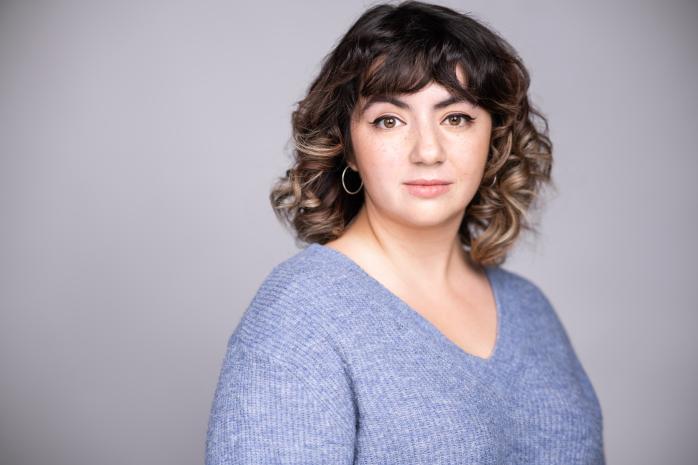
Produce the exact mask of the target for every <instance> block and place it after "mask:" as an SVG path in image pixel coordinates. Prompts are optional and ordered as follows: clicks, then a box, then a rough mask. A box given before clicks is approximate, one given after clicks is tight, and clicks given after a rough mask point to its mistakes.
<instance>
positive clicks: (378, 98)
mask: <svg viewBox="0 0 698 465" xmlns="http://www.w3.org/2000/svg"><path fill="white" fill-rule="evenodd" d="M381 102H385V103H392V104H393V105H395V106H396V107H399V108H404V109H406V110H410V106H409V105H408V104H407V103H406V102H404V101H403V100H400V99H399V98H397V97H393V96H392V95H386V94H378V95H372V96H370V97H369V98H368V100H367V101H366V104H365V105H364V108H363V112H365V111H366V110H368V108H369V107H370V106H371V105H374V104H376V103H381ZM458 102H468V103H473V102H471V101H470V100H468V99H467V98H465V97H459V96H456V95H451V96H450V97H449V98H447V99H446V100H442V101H441V102H437V103H435V104H434V110H440V109H441V108H445V107H447V106H449V105H452V104H454V103H458ZM473 104H474V103H473Z"/></svg>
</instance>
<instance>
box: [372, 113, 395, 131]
mask: <svg viewBox="0 0 698 465" xmlns="http://www.w3.org/2000/svg"><path fill="white" fill-rule="evenodd" d="M397 122H398V119H397V118H396V117H394V116H381V117H380V118H376V119H375V120H374V121H372V122H371V124H372V125H374V126H375V127H377V128H381V129H393V128H394V127H396V126H397ZM381 123H383V124H382V125H381Z"/></svg>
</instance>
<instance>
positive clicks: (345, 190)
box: [342, 165, 364, 195]
mask: <svg viewBox="0 0 698 465" xmlns="http://www.w3.org/2000/svg"><path fill="white" fill-rule="evenodd" d="M347 168H349V165H347V166H345V167H344V171H342V187H344V192H346V193H347V194H349V195H354V194H356V193H358V192H359V191H360V190H361V188H362V187H363V185H364V180H363V179H362V180H361V185H360V186H359V188H358V189H356V190H355V191H354V192H349V190H348V189H347V185H346V184H345V183H344V175H345V174H347ZM357 173H358V171H357Z"/></svg>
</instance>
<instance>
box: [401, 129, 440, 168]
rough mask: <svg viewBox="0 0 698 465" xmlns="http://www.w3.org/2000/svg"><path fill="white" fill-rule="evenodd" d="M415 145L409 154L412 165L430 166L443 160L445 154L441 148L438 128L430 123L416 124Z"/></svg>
mask: <svg viewBox="0 0 698 465" xmlns="http://www.w3.org/2000/svg"><path fill="white" fill-rule="evenodd" d="M414 137H415V143H414V146H413V148H412V152H411V153H410V160H411V161H412V163H420V164H424V165H431V164H434V163H441V162H443V161H444V160H445V156H446V153H445V151H444V150H443V147H442V146H441V141H440V139H439V132H438V128H435V127H434V125H433V123H432V122H427V121H424V122H422V123H421V124H417V128H416V130H415V135H414Z"/></svg>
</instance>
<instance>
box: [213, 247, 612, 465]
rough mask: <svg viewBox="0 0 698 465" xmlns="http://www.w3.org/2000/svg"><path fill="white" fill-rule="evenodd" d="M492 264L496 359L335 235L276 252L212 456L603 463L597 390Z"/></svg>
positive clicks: (226, 376)
mask: <svg viewBox="0 0 698 465" xmlns="http://www.w3.org/2000/svg"><path fill="white" fill-rule="evenodd" d="M485 271H486V274H487V277H488V279H489V282H490V285H491V288H492V291H493V293H494V298H495V301H496V306H497V336H496V343H495V347H494V351H493V353H492V354H491V355H490V357H489V358H481V357H479V356H476V355H473V354H469V353H467V352H465V351H464V350H462V349H461V348H460V347H459V346H458V345H456V344H455V343H454V342H452V341H451V340H450V339H448V338H447V337H446V336H445V335H444V334H443V333H442V332H441V331H440V330H439V329H437V327H436V326H434V325H433V324H432V323H431V322H429V320H427V319H426V318H424V317H423V316H422V315H421V314H420V313H418V312H417V311H415V310H414V309H413V308H411V307H410V306H409V305H408V304H407V303H406V302H405V301H403V300H402V299H400V298H399V297H398V296H396V295H395V294H394V293H392V292H391V291H390V290H388V289H387V288H386V287H385V286H383V285H382V284H381V283H380V282H379V281H377V280H376V279H374V278H373V277H372V276H370V275H369V274H368V273H367V272H366V271H364V269H363V268H361V267H360V266H359V265H358V264H357V263H356V262H354V261H353V260H352V259H350V258H349V257H348V256H346V255H345V254H343V253H341V252H339V251H337V250H335V249H332V248H330V247H327V246H324V245H320V244H317V243H313V244H310V245H309V246H307V247H305V248H304V249H302V250H301V251H299V252H297V253H296V254H295V255H293V256H291V257H290V258H287V259H286V260H284V261H283V262H281V263H280V264H278V265H277V266H276V267H274V268H273V269H272V271H271V272H270V273H269V274H268V275H267V277H266V278H265V280H264V281H263V283H262V284H261V286H260V287H259V290H258V291H257V293H256V294H255V296H254V297H253V298H252V301H251V302H250V304H249V306H248V307H247V309H246V310H245V312H244V313H243V316H242V319H241V320H240V322H239V323H238V324H237V326H236V327H235V329H234V331H232V334H231V336H230V338H229V339H228V343H227V347H226V351H225V355H224V358H223V364H222V369H221V371H220V376H219V379H218V384H217V387H216V390H215V394H214V396H213V403H212V407H211V412H210V418H209V423H208V432H207V436H206V464H207V465H224V464H225V465H233V464H236V465H248V464H249V465H251V464H258V465H270V464H298V465H301V464H303V465H313V464H333V465H341V464H366V465H369V464H370V465H378V464H381V465H402V464H404V465H440V464H443V465H446V464H448V465H455V464H462V465H465V464H477V465H487V464H535V465H546V464H556V465H563V464H564V465H575V464H585V465H592V464H594V465H603V464H605V455H604V446H603V427H602V424H603V421H602V414H601V408H600V404H599V401H598V398H597V396H596V393H595V391H594V388H593V387H592V384H591V382H590V380H589V378H588V376H587V374H586V372H585V370H584V369H583V367H582V365H581V363H580V361H579V360H578V358H577V356H576V354H575V351H574V349H573V347H572V345H571V343H570V339H569V337H568V335H567V333H566V330H565V328H564V327H563V325H562V323H561V321H560V319H559V318H558V316H557V314H556V311H555V310H554V308H553V307H552V305H551V303H550V301H549V300H548V298H547V297H546V296H545V294H544V293H543V292H542V291H541V289H540V288H539V287H538V286H537V285H536V284H535V283H533V282H532V281H531V280H529V279H527V278H525V277H523V276H521V275H519V274H517V273H515V272H513V271H509V270H506V269H504V268H503V267H501V266H500V265H497V266H489V267H485Z"/></svg>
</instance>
